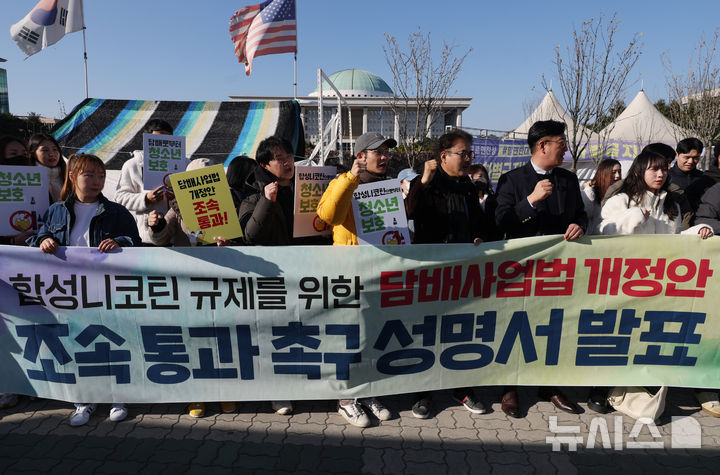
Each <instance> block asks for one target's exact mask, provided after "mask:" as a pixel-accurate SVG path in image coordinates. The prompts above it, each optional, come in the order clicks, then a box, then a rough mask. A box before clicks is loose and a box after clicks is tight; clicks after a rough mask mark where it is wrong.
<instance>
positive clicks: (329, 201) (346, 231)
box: [317, 132, 397, 427]
mask: <svg viewBox="0 0 720 475" xmlns="http://www.w3.org/2000/svg"><path fill="white" fill-rule="evenodd" d="M396 145H397V142H395V140H393V139H386V138H385V137H383V136H382V135H380V134H378V133H377V132H368V133H366V134H362V135H361V136H360V137H358V138H357V140H356V141H355V151H356V155H355V161H354V162H353V165H352V168H351V169H350V171H349V172H346V173H343V174H341V175H339V176H338V177H337V178H335V179H334V180H333V181H331V182H330V184H329V185H328V187H327V189H326V190H325V193H323V195H322V198H320V203H318V208H317V215H318V217H320V219H322V220H323V221H325V222H326V223H327V224H329V225H331V226H332V227H333V228H332V231H333V246H357V245H358V238H357V232H356V228H355V218H354V217H353V210H352V197H353V192H354V191H355V190H356V189H357V187H358V185H360V184H365V183H372V182H376V181H381V180H385V179H386V176H385V174H386V173H387V165H388V161H389V160H390V156H389V152H388V149H390V148H393V147H395V146H396ZM366 409H367V410H368V411H370V412H371V413H372V414H373V415H374V416H375V417H377V418H378V419H379V420H381V421H387V420H389V419H390V417H392V414H391V413H390V411H389V410H388V409H387V408H386V407H385V406H383V405H382V404H381V403H380V401H378V400H377V399H376V398H374V397H370V398H363V399H341V400H339V401H338V413H339V414H340V415H341V416H343V418H345V420H346V421H347V422H348V423H350V424H352V425H354V426H356V427H368V426H369V425H370V417H369V416H368V414H367V412H366Z"/></svg>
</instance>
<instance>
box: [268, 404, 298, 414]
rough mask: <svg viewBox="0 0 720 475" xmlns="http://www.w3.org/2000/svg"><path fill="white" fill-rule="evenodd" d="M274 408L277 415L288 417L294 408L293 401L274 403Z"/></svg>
mask: <svg viewBox="0 0 720 475" xmlns="http://www.w3.org/2000/svg"><path fill="white" fill-rule="evenodd" d="M271 404H272V408H273V411H275V412H276V413H277V414H280V415H281V416H287V415H289V414H292V411H293V406H292V401H272V403H271Z"/></svg>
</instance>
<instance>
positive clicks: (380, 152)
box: [368, 147, 390, 157]
mask: <svg viewBox="0 0 720 475" xmlns="http://www.w3.org/2000/svg"><path fill="white" fill-rule="evenodd" d="M368 152H374V153H376V154H378V155H382V156H385V157H387V156H388V153H390V150H389V149H388V148H387V147H380V148H375V149H369V150H368Z"/></svg>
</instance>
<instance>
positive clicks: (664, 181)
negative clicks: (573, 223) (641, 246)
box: [599, 151, 713, 239]
mask: <svg viewBox="0 0 720 475" xmlns="http://www.w3.org/2000/svg"><path fill="white" fill-rule="evenodd" d="M668 185H669V183H668V162H667V160H666V159H665V157H663V156H662V155H660V154H657V153H654V152H649V151H647V152H641V153H640V155H638V156H637V158H635V160H634V161H633V164H632V166H631V167H630V170H629V171H628V175H627V177H625V181H624V182H623V184H622V186H621V187H620V189H619V190H618V194H616V195H614V196H612V197H611V198H609V199H608V200H607V202H606V203H605V206H603V207H602V212H601V218H602V221H601V222H600V227H599V231H600V233H601V234H605V235H616V234H677V233H680V232H681V231H682V232H683V234H699V235H700V237H702V238H703V239H706V238H708V237H710V236H712V235H713V232H712V228H710V227H709V226H707V225H703V224H701V225H697V226H693V227H692V228H689V229H686V230H683V229H682V216H681V213H680V205H679V203H678V202H677V201H676V199H675V197H674V196H673V195H672V194H671V193H668Z"/></svg>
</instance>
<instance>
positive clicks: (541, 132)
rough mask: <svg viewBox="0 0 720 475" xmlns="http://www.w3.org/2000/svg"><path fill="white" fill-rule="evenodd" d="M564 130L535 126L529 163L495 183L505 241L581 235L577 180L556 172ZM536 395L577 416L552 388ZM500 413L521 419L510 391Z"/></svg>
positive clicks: (583, 223)
mask: <svg viewBox="0 0 720 475" xmlns="http://www.w3.org/2000/svg"><path fill="white" fill-rule="evenodd" d="M565 127H566V126H565V124H564V123H563V122H557V121H554V120H546V121H539V122H535V123H534V124H533V125H532V127H530V130H529V131H528V146H529V147H530V152H531V154H532V157H531V158H530V161H529V162H528V163H527V164H525V165H524V166H522V167H520V168H516V169H515V170H511V171H509V172H507V173H505V174H504V175H503V176H501V177H500V180H499V181H498V186H497V209H496V211H495V219H496V222H497V225H498V226H499V227H500V230H501V231H502V232H504V233H505V238H506V239H512V238H519V237H529V236H544V235H549V234H562V235H563V237H564V238H565V239H566V240H568V241H570V240H574V239H579V238H581V237H582V236H583V235H584V234H585V228H586V227H587V216H586V214H585V209H584V206H583V201H582V198H581V195H580V185H579V184H578V179H577V176H576V175H575V174H574V173H572V172H570V171H568V170H565V169H563V168H559V166H560V165H561V164H562V162H563V156H564V155H565V152H566V151H567V139H566V138H565ZM539 394H540V397H541V398H543V399H548V400H550V401H551V402H552V403H553V404H555V406H556V407H557V408H558V409H560V410H562V411H565V412H569V413H572V414H577V413H579V412H580V408H579V407H578V406H577V404H575V403H574V402H572V401H570V400H568V399H567V398H566V397H565V396H564V395H563V394H562V393H561V392H560V391H559V390H558V389H557V388H552V387H549V388H543V389H541V390H540V392H539ZM502 409H503V411H504V412H505V413H506V414H507V415H509V416H511V417H521V414H520V409H519V407H518V399H517V392H516V390H515V388H506V389H505V394H504V395H503V399H502Z"/></svg>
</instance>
